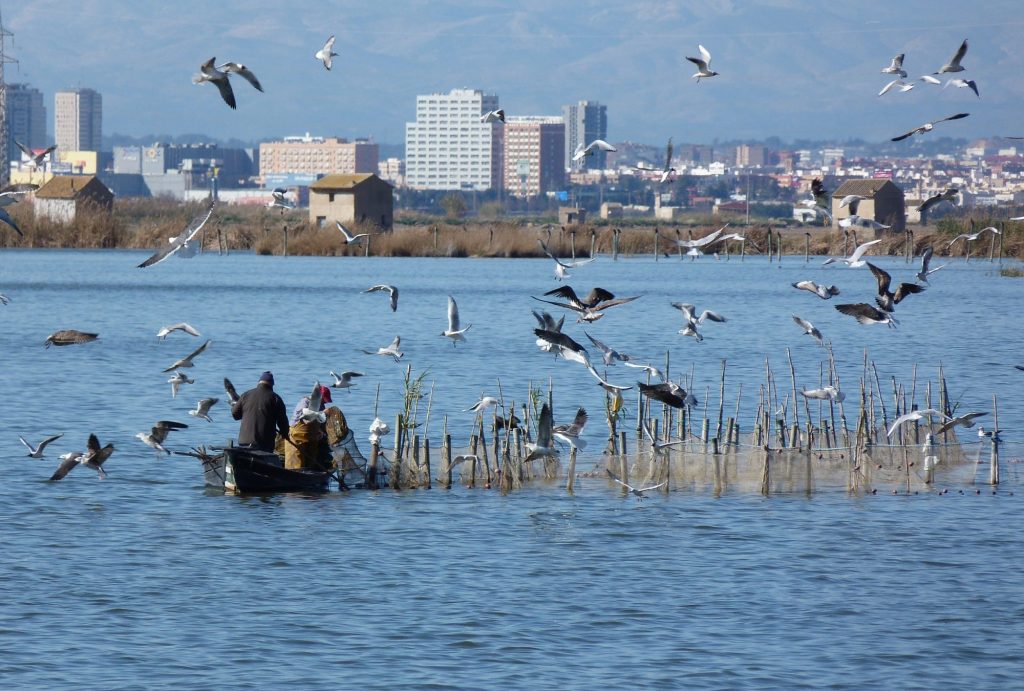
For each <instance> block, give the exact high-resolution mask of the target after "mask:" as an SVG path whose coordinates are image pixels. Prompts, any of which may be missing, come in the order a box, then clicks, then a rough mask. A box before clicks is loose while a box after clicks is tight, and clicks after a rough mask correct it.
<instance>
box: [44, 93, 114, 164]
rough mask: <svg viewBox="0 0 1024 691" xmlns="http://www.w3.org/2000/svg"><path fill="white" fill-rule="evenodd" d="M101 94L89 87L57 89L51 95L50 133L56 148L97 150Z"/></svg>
mask: <svg viewBox="0 0 1024 691" xmlns="http://www.w3.org/2000/svg"><path fill="white" fill-rule="evenodd" d="M102 132H103V97H102V96H100V94H99V93H98V92H96V91H93V90H92V89H69V90H67V91H58V92H57V94H56V96H54V109H53V136H54V140H55V142H56V144H57V150H58V151H99V150H100V138H101V136H102Z"/></svg>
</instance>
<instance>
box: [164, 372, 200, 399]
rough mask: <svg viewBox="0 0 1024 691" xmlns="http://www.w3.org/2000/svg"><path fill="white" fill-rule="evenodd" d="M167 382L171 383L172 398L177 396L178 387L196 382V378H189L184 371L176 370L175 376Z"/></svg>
mask: <svg viewBox="0 0 1024 691" xmlns="http://www.w3.org/2000/svg"><path fill="white" fill-rule="evenodd" d="M167 383H168V384H170V385H171V398H177V397H178V389H179V388H180V387H181V385H182V384H195V383H196V380H195V379H189V378H188V375H187V374H185V373H184V372H175V373H174V376H172V377H171V378H170V379H168V380H167Z"/></svg>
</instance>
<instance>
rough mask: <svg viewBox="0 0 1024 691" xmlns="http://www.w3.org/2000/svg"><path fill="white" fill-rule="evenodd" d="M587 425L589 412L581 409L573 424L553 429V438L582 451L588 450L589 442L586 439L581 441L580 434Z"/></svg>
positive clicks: (577, 412)
mask: <svg viewBox="0 0 1024 691" xmlns="http://www.w3.org/2000/svg"><path fill="white" fill-rule="evenodd" d="M586 424H587V411H586V410H584V409H583V408H580V409H579V410H577V411H576V417H575V418H573V421H572V423H571V424H568V425H558V426H557V427H552V428H551V436H553V437H554V438H555V439H557V440H558V441H560V442H563V443H565V444H568V445H569V446H571V447H572V448H575V449H580V450H581V451H582V450H583V449H585V448H587V441H586V440H585V439H580V434H582V433H583V428H584V426H586Z"/></svg>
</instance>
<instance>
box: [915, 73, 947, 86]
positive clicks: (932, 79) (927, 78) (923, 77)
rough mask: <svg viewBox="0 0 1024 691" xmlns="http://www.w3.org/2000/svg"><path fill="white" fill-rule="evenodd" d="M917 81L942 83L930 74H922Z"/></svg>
mask: <svg viewBox="0 0 1024 691" xmlns="http://www.w3.org/2000/svg"><path fill="white" fill-rule="evenodd" d="M917 81H919V82H924V83H925V84H932V85H934V86H938V85H939V84H941V83H942V80H941V79H936V78H935V77H933V76H931V75H930V74H922V75H921V76H920V77H918V78H917Z"/></svg>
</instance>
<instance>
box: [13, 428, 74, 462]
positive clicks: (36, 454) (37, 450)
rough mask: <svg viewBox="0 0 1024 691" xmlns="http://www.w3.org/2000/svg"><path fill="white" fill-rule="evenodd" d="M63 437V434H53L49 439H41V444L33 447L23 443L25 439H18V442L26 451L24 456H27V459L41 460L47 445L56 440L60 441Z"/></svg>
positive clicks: (25, 442)
mask: <svg viewBox="0 0 1024 691" xmlns="http://www.w3.org/2000/svg"><path fill="white" fill-rule="evenodd" d="M63 436H64V435H63V433H62V434H54V435H53V436H51V437H47V438H46V439H43V440H42V441H41V442H39V443H38V444H37V445H35V446H32V445H31V444H29V443H28V442H27V441H25V437H18V441H20V442H21V443H22V444H24V445H25V448H26V449H28V453H27V454H25V455H26V456H28V457H29V458H42V457H43V452H44V451H45V450H46V447H47V445H48V444H49V443H50V442H53V441H56V440H58V439H60V438H61V437H63Z"/></svg>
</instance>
